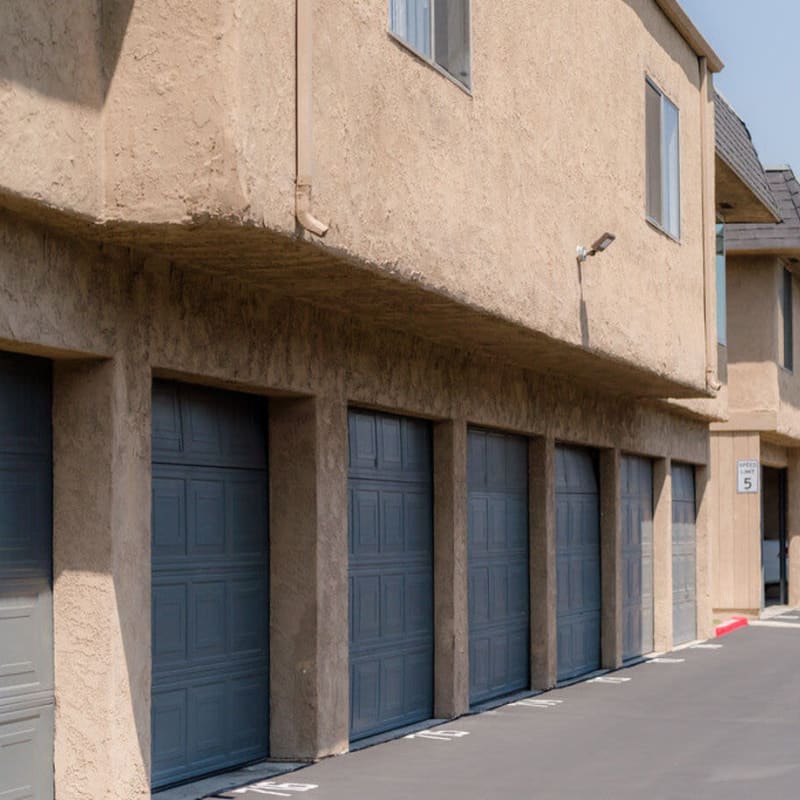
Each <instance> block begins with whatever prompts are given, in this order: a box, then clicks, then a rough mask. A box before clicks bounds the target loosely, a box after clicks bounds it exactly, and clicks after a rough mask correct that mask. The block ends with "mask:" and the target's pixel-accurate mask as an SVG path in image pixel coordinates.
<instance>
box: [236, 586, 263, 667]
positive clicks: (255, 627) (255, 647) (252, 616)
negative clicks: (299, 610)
mask: <svg viewBox="0 0 800 800" xmlns="http://www.w3.org/2000/svg"><path fill="white" fill-rule="evenodd" d="M227 586H228V594H229V597H230V606H229V617H228V625H227V629H228V631H229V633H230V652H231V654H233V655H235V656H242V657H248V658H253V657H258V656H260V655H261V654H263V653H266V652H267V650H268V644H269V642H268V639H267V633H268V630H267V627H266V626H265V625H264V624H263V616H264V613H265V609H266V608H268V606H269V597H268V593H267V582H266V581H265V580H263V578H261V577H257V578H241V579H233V580H231V581H229V582H228V585H227Z"/></svg>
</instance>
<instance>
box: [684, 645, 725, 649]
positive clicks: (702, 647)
mask: <svg viewBox="0 0 800 800" xmlns="http://www.w3.org/2000/svg"><path fill="white" fill-rule="evenodd" d="M722 647H723V645H721V644H693V645H692V646H691V647H690V648H689V649H690V650H720V649H722Z"/></svg>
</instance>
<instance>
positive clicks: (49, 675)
mask: <svg viewBox="0 0 800 800" xmlns="http://www.w3.org/2000/svg"><path fill="white" fill-rule="evenodd" d="M50 383H51V365H50V363H49V362H47V361H44V360H42V359H33V358H28V357H25V356H17V355H11V354H6V353H0V797H2V798H6V797H8V798H18V799H19V800H23V798H24V800H28V799H29V798H31V799H32V800H48V799H49V798H52V796H53V715H54V714H53V708H54V702H53V686H54V681H53V611H52V535H53V534H52V446H51V428H50V424H51V422H50V421H51V402H52V401H51V389H50Z"/></svg>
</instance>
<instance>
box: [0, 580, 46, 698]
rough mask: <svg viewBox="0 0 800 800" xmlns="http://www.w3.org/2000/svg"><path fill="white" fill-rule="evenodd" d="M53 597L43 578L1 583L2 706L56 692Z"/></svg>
mask: <svg viewBox="0 0 800 800" xmlns="http://www.w3.org/2000/svg"><path fill="white" fill-rule="evenodd" d="M51 608H52V595H51V591H50V584H49V582H48V581H47V580H44V579H42V578H39V579H35V578H6V579H5V580H4V581H2V583H0V642H2V647H0V702H2V701H3V700H13V699H14V698H16V697H19V696H20V695H32V694H41V693H48V692H52V690H53V644H52V632H53V627H52V612H51Z"/></svg>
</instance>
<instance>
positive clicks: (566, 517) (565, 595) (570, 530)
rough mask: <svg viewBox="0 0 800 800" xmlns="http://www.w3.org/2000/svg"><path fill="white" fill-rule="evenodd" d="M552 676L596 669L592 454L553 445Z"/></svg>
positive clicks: (596, 529)
mask: <svg viewBox="0 0 800 800" xmlns="http://www.w3.org/2000/svg"><path fill="white" fill-rule="evenodd" d="M556 560H557V573H558V679H559V680H560V681H563V680H568V679H570V678H575V677H577V676H579V675H584V674H586V673H587V672H592V671H593V670H596V669H599V667H600V609H601V588H600V497H599V492H598V481H597V470H596V466H595V457H594V453H593V452H592V451H590V450H584V449H581V448H577V447H561V446H560V447H557V448H556Z"/></svg>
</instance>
